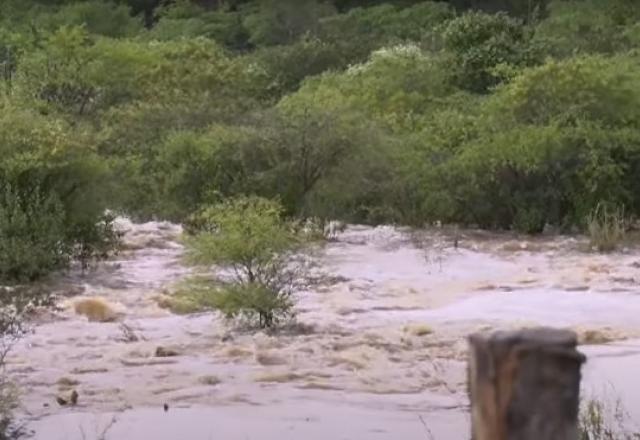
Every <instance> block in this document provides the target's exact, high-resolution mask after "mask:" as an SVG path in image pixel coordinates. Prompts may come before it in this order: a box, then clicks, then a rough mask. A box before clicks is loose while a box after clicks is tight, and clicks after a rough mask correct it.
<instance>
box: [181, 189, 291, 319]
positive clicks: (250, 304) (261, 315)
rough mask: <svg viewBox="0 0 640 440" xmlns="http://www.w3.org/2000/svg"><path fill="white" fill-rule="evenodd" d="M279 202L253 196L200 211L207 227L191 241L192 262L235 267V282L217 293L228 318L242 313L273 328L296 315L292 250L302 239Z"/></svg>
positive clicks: (189, 244)
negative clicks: (293, 312)
mask: <svg viewBox="0 0 640 440" xmlns="http://www.w3.org/2000/svg"><path fill="white" fill-rule="evenodd" d="M282 214H283V213H282V209H281V208H280V206H279V205H278V203H276V202H272V201H269V200H266V199H261V198H256V197H249V198H237V199H232V200H229V201H227V202H223V203H221V204H219V205H214V206H212V207H210V208H207V209H205V210H203V211H202V212H201V214H200V215H201V216H202V217H203V218H204V224H205V225H206V227H205V228H204V230H203V231H202V232H200V233H198V234H196V235H195V236H194V237H193V238H191V239H188V240H187V244H188V252H189V257H190V259H191V261H193V262H194V263H196V264H203V265H207V266H208V265H211V264H218V265H222V266H228V267H230V268H231V269H232V274H233V275H232V277H231V280H230V281H229V282H228V283H226V286H225V287H224V288H223V289H222V290H221V291H218V292H216V293H212V294H213V295H217V298H215V299H214V300H213V302H214V304H216V305H217V307H218V308H219V309H220V310H221V311H222V312H223V313H224V314H225V315H226V316H227V317H228V318H237V317H239V316H243V317H245V318H247V319H248V320H249V321H250V322H251V323H254V324H258V325H259V326H260V327H263V328H264V327H266V328H271V327H274V326H276V325H278V324H280V323H282V322H283V320H285V319H287V318H289V317H290V316H291V311H292V310H291V309H292V307H293V301H292V297H291V295H292V287H293V283H294V281H295V277H296V276H298V275H299V274H296V273H294V272H292V271H291V269H290V265H289V263H290V262H291V261H290V252H291V250H292V249H293V248H294V247H295V246H296V243H297V239H296V237H295V235H294V234H293V233H292V232H291V228H290V227H289V225H287V223H286V222H285V221H284V220H283V217H282Z"/></svg>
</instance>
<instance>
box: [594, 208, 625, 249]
mask: <svg viewBox="0 0 640 440" xmlns="http://www.w3.org/2000/svg"><path fill="white" fill-rule="evenodd" d="M587 234H588V236H589V242H590V245H591V248H595V249H597V250H598V252H613V251H615V250H616V249H617V248H618V247H619V246H620V244H621V243H622V242H623V241H624V239H625V220H624V210H623V209H622V208H613V209H612V208H609V207H607V206H606V205H605V204H602V203H599V204H598V205H597V206H596V207H595V208H594V210H593V211H591V213H590V214H589V215H588V216H587Z"/></svg>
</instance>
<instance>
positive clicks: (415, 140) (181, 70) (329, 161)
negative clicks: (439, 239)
mask: <svg viewBox="0 0 640 440" xmlns="http://www.w3.org/2000/svg"><path fill="white" fill-rule="evenodd" d="M639 49H640V10H639V9H638V8H637V7H636V6H635V2H634V1H633V0H531V1H528V2H521V1H514V0H486V1H481V0H451V1H417V0H404V1H402V0H394V1H392V0H387V1H384V0H326V1H323V0H304V1H289V0H286V1H284V0H283V1H274V0H167V1H159V0H119V1H116V0H113V1H111V0H57V1H44V0H5V1H3V2H1V3H0V110H1V112H0V130H2V137H1V138H0V151H2V153H3V154H2V159H1V160H0V242H2V243H5V244H7V245H6V246H0V248H1V249H3V250H0V278H16V279H24V278H29V279H30V278H34V277H37V276H38V275H39V271H34V270H32V269H27V270H25V273H17V272H16V270H15V267H17V266H16V265H18V266H20V264H22V265H23V267H40V268H44V269H43V270H44V271H45V272H46V268H47V267H50V268H52V269H53V268H58V267H61V266H64V265H65V264H67V263H66V262H67V261H69V259H70V258H72V257H73V255H75V251H74V249H76V248H77V246H78V243H83V242H86V241H87V240H89V238H90V237H92V238H91V240H94V241H96V240H97V241H100V239H99V238H98V235H99V234H98V235H96V234H97V232H96V231H104V229H101V227H102V226H104V223H103V222H104V220H105V218H104V213H105V212H106V210H107V208H108V209H110V210H112V211H116V212H121V213H125V214H127V215H130V216H132V217H134V218H165V219H171V220H175V221H183V220H184V219H186V218H188V216H189V215H191V214H192V213H193V212H196V211H198V210H199V209H200V208H202V206H207V205H210V204H213V203H219V202H223V201H224V200H226V199H227V198H232V197H252V196H258V197H263V198H268V199H274V200H275V199H277V200H278V201H279V203H281V205H282V207H283V210H282V215H284V216H320V217H337V218H342V219H344V220H347V221H355V222H369V223H378V222H399V223H405V224H415V225H421V224H424V223H425V222H431V221H435V220H441V221H448V222H458V223H462V224H476V225H479V226H483V227H488V228H508V229H514V228H515V229H518V230H523V231H527V232H538V231H540V230H542V228H543V227H544V226H545V225H547V224H551V225H555V226H559V227H571V226H583V224H584V219H585V218H586V216H587V214H588V213H589V212H591V211H592V210H593V209H595V208H596V207H598V206H601V205H602V204H603V203H606V204H610V205H614V206H618V207H624V208H625V212H626V213H627V214H629V215H637V214H638V211H639V210H640V199H639V197H640V196H639V194H640V188H639V186H640V182H639V181H638V177H637V176H639V175H640V174H639V171H640V137H639V135H638V133H639V131H638V128H639V125H640V114H639V110H638V109H640V94H639V92H638V91H639V90H640V87H639V84H636V83H637V82H638V78H640V75H639V74H640V64H639V62H640V55H639V54H640V51H639ZM100 225H102V226H100ZM92 228H93V230H91V229H92ZM45 230H46V231H47V232H46V233H45V232H42V231H45ZM16 231H18V232H16ZM38 231H40V232H38ZM10 237H13V238H10ZM15 237H18V238H15ZM12 240H13V241H12ZM16 240H22V241H21V242H20V243H19V242H18V241H16ZM51 243H55V246H54V245H52V244H51ZM9 244H10V246H9ZM85 244H86V243H85ZM9 248H11V249H13V250H12V251H11V252H12V255H8V254H7V252H8V251H5V250H4V249H9ZM19 249H24V252H23V251H19ZM29 249H30V250H29ZM47 249H48V250H50V254H49V255H44V254H43V253H46V252H47V251H46V250H47ZM21 252H22V253H21ZM30 252H32V253H34V255H35V254H37V255H38V256H37V257H34V258H35V259H34V261H35V263H34V264H33V265H31V266H30V265H28V264H24V261H23V262H22V263H16V261H18V260H16V258H17V257H16V255H18V254H19V255H28V254H29V253H30ZM14 257H15V258H14ZM25 258H26V257H25Z"/></svg>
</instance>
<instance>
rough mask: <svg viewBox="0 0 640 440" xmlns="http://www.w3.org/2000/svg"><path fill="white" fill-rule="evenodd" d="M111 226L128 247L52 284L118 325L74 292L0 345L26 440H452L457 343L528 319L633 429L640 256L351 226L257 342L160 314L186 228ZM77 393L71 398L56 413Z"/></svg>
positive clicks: (461, 413)
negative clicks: (62, 398)
mask: <svg viewBox="0 0 640 440" xmlns="http://www.w3.org/2000/svg"><path fill="white" fill-rule="evenodd" d="M119 225H120V227H121V228H122V229H123V230H124V231H126V234H125V244H126V248H127V250H126V251H124V252H123V253H121V254H120V255H119V256H118V257H117V258H115V259H114V260H112V261H109V262H107V263H106V264H103V265H101V266H100V267H99V268H98V269H95V270H93V271H91V272H89V273H87V274H85V275H80V274H74V275H69V276H68V277H67V278H66V279H65V280H63V282H62V285H63V286H68V290H69V292H70V293H71V292H74V293H80V294H81V295H82V296H100V297H102V298H105V299H106V300H107V301H108V302H109V303H110V304H112V305H113V307H114V308H115V310H116V311H117V312H118V315H119V317H118V320H117V321H115V322H109V323H98V322H88V321H87V319H86V318H84V317H82V316H78V315H76V314H75V312H74V307H73V304H74V301H75V300H76V297H74V296H69V297H68V298H67V299H65V300H63V301H62V302H61V306H62V307H61V309H60V310H59V311H57V312H56V313H54V314H53V315H52V316H43V317H41V318H40V321H39V322H38V323H36V324H34V329H33V333H32V334H30V335H28V336H27V337H26V338H24V339H23V340H22V341H20V343H19V344H18V345H17V347H16V348H15V349H14V350H13V352H12V354H11V358H10V360H9V365H8V370H9V372H10V373H11V374H12V376H13V377H14V378H15V380H16V381H17V382H18V384H19V386H20V388H21V391H22V396H21V397H22V407H21V409H20V413H21V415H22V416H23V417H24V418H25V419H26V420H28V427H29V428H30V429H31V430H32V431H33V432H34V438H35V439H38V440H45V439H46V440H98V439H104V440H138V439H140V440H143V439H154V440H175V439H189V440H199V439H202V440H209V439H225V440H226V439H228V440H235V439H237V440H247V439H260V440H275V439H278V440H282V439H299V438H304V439H306V440H316V439H317V440H320V439H322V440H326V439H336V440H364V439H373V440H375V439H389V440H391V439H393V440H396V439H399V438H400V439H404V440H419V439H420V440H423V439H425V438H426V439H429V438H434V439H465V438H468V435H467V434H468V431H469V422H468V416H467V406H468V402H467V398H466V394H465V362H466V350H467V345H466V340H465V337H466V336H467V335H468V334H469V333H472V332H475V331H487V330H492V329H511V328H519V327H523V326H532V325H539V324H543V325H551V326H556V327H566V328H572V329H575V330H576V331H577V332H578V334H579V336H580V338H581V340H582V341H584V342H585V344H588V345H583V346H581V347H580V349H581V350H582V351H583V352H585V353H586V354H587V355H588V358H589V360H588V363H587V364H586V365H585V367H584V380H583V385H584V388H585V391H584V392H585V393H589V394H598V393H601V392H605V391H603V390H606V392H609V393H615V394H616V395H617V396H619V397H620V398H621V399H622V400H623V403H624V404H625V406H626V407H627V409H628V411H629V413H630V415H631V417H632V418H633V419H634V420H635V421H637V422H640V397H639V396H640V381H638V380H636V377H635V376H636V374H637V373H636V372H637V371H640V288H639V286H638V281H640V250H636V249H633V248H631V249H625V250H623V251H621V252H618V253H614V254H609V255H599V254H595V253H589V252H585V245H586V243H585V242H584V240H582V239H579V238H568V237H550V238H536V239H530V238H522V237H520V238H519V237H516V236H514V235H495V234H487V233H480V232H474V231H463V232H461V233H459V240H457V246H454V238H453V235H452V234H451V233H448V232H447V231H446V230H443V229H438V230H430V231H412V230H409V229H401V228H400V229H398V228H393V227H378V228H370V227H361V226H350V227H348V228H347V230H346V231H345V232H343V233H341V234H339V235H338V237H337V239H336V240H334V241H331V242H329V243H327V244H326V245H325V246H323V247H322V248H318V249H317V250H316V251H315V252H313V253H312V254H311V256H310V257H309V261H310V264H311V277H310V278H311V279H310V282H309V283H308V286H307V287H306V288H305V289H304V290H301V291H299V292H297V293H296V298H297V321H298V323H299V325H298V327H297V328H296V329H295V330H292V331H288V332H286V333H283V334H278V335H267V334H264V333H242V332H236V331H230V330H229V327H228V326H227V325H225V323H224V322H223V321H222V320H221V318H219V317H218V316H216V315H215V314H213V313H203V314H195V315H187V316H178V315H174V314H172V313H170V312H169V311H167V310H165V309H162V308H160V307H159V306H158V301H157V298H158V296H159V295H161V294H162V293H163V292H165V291H166V290H170V289H171V287H172V285H174V284H175V283H176V282H177V281H179V280H180V279H183V278H184V277H185V276H187V275H188V274H189V272H190V269H188V268H187V267H185V266H183V265H182V264H181V255H182V247H181V245H180V244H179V240H178V238H179V236H180V234H181V230H180V228H179V227H178V226H176V225H172V224H169V223H146V224H132V223H130V222H128V221H126V220H121V221H120V223H119ZM123 324H125V326H126V328H128V329H129V330H128V331H125V327H123ZM127 332H128V333H127ZM131 334H133V335H135V338H131V337H130V336H131ZM157 347H163V348H167V349H170V350H174V351H175V352H176V354H177V356H173V357H155V351H156V349H157ZM72 389H76V390H77V391H78V393H79V396H80V397H79V401H78V405H77V406H75V407H60V406H59V405H58V404H57V403H56V396H59V395H61V394H64V393H68V392H70V390H72ZM612 390H614V391H612ZM165 404H166V405H167V406H168V410H167V411H165V409H164V405H165Z"/></svg>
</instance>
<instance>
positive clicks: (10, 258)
mask: <svg viewBox="0 0 640 440" xmlns="http://www.w3.org/2000/svg"><path fill="white" fill-rule="evenodd" d="M64 234H65V231H64V210H63V208H62V206H61V204H60V201H59V200H57V199H55V198H54V197H53V196H49V197H48V198H43V196H42V195H41V194H39V193H32V194H21V193H18V192H17V191H15V190H14V189H12V188H11V187H10V186H8V185H7V186H6V187H5V188H4V194H2V198H1V199H0V280H2V281H6V280H15V281H32V280H34V279H36V278H39V277H41V276H42V275H45V274H47V273H49V272H51V271H52V270H55V269H59V268H62V267H64V266H65V265H66V263H67V259H68V257H69V250H68V249H67V245H66V243H64V241H63V240H62V238H63V237H64Z"/></svg>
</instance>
